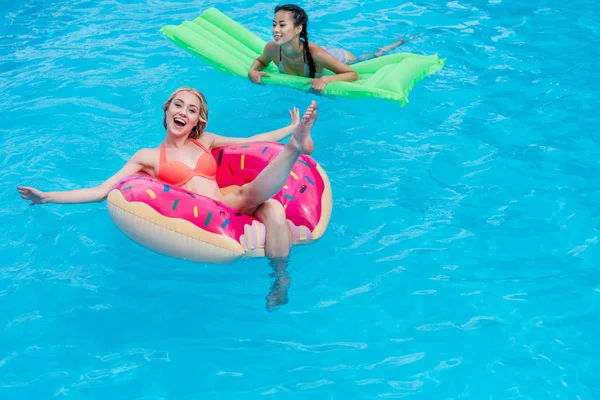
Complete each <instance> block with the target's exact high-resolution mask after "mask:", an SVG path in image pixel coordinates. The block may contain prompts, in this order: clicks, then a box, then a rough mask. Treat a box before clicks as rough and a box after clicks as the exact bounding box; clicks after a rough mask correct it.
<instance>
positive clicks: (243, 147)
mask: <svg viewBox="0 0 600 400" xmlns="http://www.w3.org/2000/svg"><path fill="white" fill-rule="evenodd" d="M249 148H250V146H248V145H244V146H242V149H249Z"/></svg>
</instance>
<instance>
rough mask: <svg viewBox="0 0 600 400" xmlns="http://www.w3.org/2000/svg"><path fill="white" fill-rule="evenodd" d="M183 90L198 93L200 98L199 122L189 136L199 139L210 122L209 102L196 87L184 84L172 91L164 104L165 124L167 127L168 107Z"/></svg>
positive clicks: (197, 95)
mask: <svg viewBox="0 0 600 400" xmlns="http://www.w3.org/2000/svg"><path fill="white" fill-rule="evenodd" d="M181 92H190V93H192V94H194V95H196V97H198V100H200V109H199V110H198V123H197V124H196V126H194V127H193V128H192V131H191V132H190V136H189V137H190V138H192V139H198V138H199V137H200V135H202V132H204V128H206V125H207V124H208V104H207V103H206V99H205V98H204V95H203V94H202V93H200V92H199V91H198V90H196V89H194V88H191V87H187V86H182V87H180V88H179V89H177V90H175V91H174V92H173V93H171V95H170V96H169V98H168V99H167V101H165V104H163V106H162V108H163V111H164V112H165V118H164V120H163V125H164V126H165V129H167V109H168V108H169V106H170V105H171V103H172V102H173V99H175V96H177V94H178V93H181Z"/></svg>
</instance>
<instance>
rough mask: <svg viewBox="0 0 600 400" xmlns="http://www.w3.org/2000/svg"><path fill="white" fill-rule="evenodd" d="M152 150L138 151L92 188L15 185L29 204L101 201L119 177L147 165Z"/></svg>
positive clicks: (133, 172)
mask: <svg viewBox="0 0 600 400" xmlns="http://www.w3.org/2000/svg"><path fill="white" fill-rule="evenodd" d="M152 155H153V152H152V150H151V149H143V150H140V151H138V152H137V153H135V154H134V155H133V157H131V159H129V161H127V163H126V164H125V165H124V166H123V168H121V170H120V171H119V172H117V173H116V174H114V175H113V176H111V177H110V178H108V179H107V180H106V181H104V182H102V183H101V184H100V185H98V186H96V187H93V188H85V189H75V190H67V191H61V192H42V191H41V190H38V189H36V188H33V187H28V186H17V190H18V191H19V194H21V198H22V199H24V200H29V201H31V203H30V204H29V205H30V206H33V205H35V204H45V203H58V204H82V203H93V202H101V201H104V199H106V196H108V193H109V192H110V191H111V190H112V188H113V187H114V186H115V184H116V183H117V182H118V181H119V179H121V178H124V177H125V176H127V175H131V174H135V173H136V172H139V171H141V170H142V169H144V168H146V167H149V166H150V165H151V164H152V162H151V157H152Z"/></svg>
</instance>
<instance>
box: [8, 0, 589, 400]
mask: <svg viewBox="0 0 600 400" xmlns="http://www.w3.org/2000/svg"><path fill="white" fill-rule="evenodd" d="M276 4H277V3H268V2H267V3H254V2H250V1H245V0H243V1H242V2H233V1H228V2H222V3H214V2H213V3H211V2H207V1H194V2H162V1H147V2H134V1H130V0H120V1H118V0H107V1H99V2H90V1H80V0H75V1H71V2H59V1H56V0H44V1H41V0H36V1H33V0H24V1H23V2H17V1H14V0H8V1H6V0H5V1H3V2H2V4H1V5H0V16H1V17H2V18H1V20H0V135H1V136H0V137H1V141H0V162H1V165H2V174H0V184H2V185H3V186H4V188H5V190H3V191H2V193H1V194H0V212H1V215H2V217H1V218H2V219H1V221H2V224H1V226H2V228H1V230H0V398H1V399H42V398H52V397H63V396H65V397H69V398H75V399H100V398H101V399H121V398H123V399H192V398H193V399H197V398H201V399H207V398H211V399H212V398H215V399H225V398H227V399H252V398H272V397H274V398H282V399H306V398H310V399H379V398H383V399H386V398H400V397H409V396H410V397H417V398H433V399H442V398H444V399H446V398H451V399H458V398H473V399H483V398H485V399H507V398H511V399H513V398H514V399H520V398H524V399H546V398H560V399H597V398H599V397H600V385H599V383H598V382H600V336H599V335H598V334H597V333H594V332H596V331H597V330H598V328H599V327H600V315H599V313H600V273H599V270H598V264H599V261H600V252H599V245H598V236H599V233H598V230H599V228H600V213H599V211H598V210H599V209H598V204H600V185H599V184H598V176H600V166H599V165H598V156H599V155H600V139H599V136H598V127H600V113H599V112H598V109H599V106H600V100H599V95H598V93H599V89H600V83H599V79H598V78H599V76H598V73H597V67H598V60H600V50H599V49H598V43H600V6H599V5H598V3H597V2H592V1H588V0H577V1H574V2H564V1H561V2H559V1H556V0H548V1H533V2H525V3H523V2H506V1H502V0H490V1H487V2H485V1H474V2H462V1H460V2H459V1H450V2H413V3H401V5H398V4H400V3H399V2H396V1H392V0H382V1H377V2H358V1H354V0H342V1H340V2H325V1H307V2H304V3H300V5H302V6H303V7H305V9H306V10H307V11H308V13H309V16H310V18H311V20H310V25H309V38H310V39H311V40H314V41H315V42H317V43H319V44H323V45H328V46H343V47H346V48H348V49H350V50H351V51H353V52H354V53H356V54H362V53H367V52H372V51H374V50H376V49H377V48H378V47H380V46H383V45H385V44H388V43H389V42H390V41H392V40H394V39H396V38H398V37H399V36H400V35H404V34H406V35H415V34H420V36H419V37H418V38H416V39H415V40H413V41H411V42H410V43H408V44H405V45H403V46H402V47H400V48H398V49H396V50H394V52H399V51H406V52H414V53H418V54H435V53H437V54H439V55H440V57H442V58H447V61H446V64H445V66H444V68H443V69H442V70H441V71H439V72H437V73H436V74H434V75H432V76H430V77H428V78H426V79H424V80H423V81H422V82H420V83H419V84H418V85H417V86H416V87H415V88H414V89H413V90H412V92H411V93H410V95H409V101H410V102H409V103H408V105H407V106H406V107H403V108H400V107H399V106H398V105H397V104H395V103H393V102H389V101H384V100H377V99H372V100H368V99H365V100H347V99H330V98H319V97H317V96H315V95H312V94H304V93H302V92H299V91H294V90H292V89H287V88H283V87H276V86H258V85H253V84H251V83H250V82H249V81H246V80H244V79H240V78H235V77H232V76H229V75H226V74H223V73H220V72H218V71H216V70H215V69H213V68H211V67H209V66H207V65H206V64H204V63H203V62H201V61H200V60H198V59H196V58H194V57H193V56H191V55H190V54H188V53H186V52H185V51H183V50H182V49H180V48H178V47H176V46H175V45H174V44H173V43H171V42H169V41H168V40H167V39H166V38H165V37H163V36H161V35H160V34H159V33H158V30H159V29H160V28H161V27H162V26H164V25H167V24H178V23H180V22H181V21H184V20H190V19H193V18H194V17H195V16H197V15H199V14H200V13H201V12H202V11H203V10H205V9H206V8H208V7H211V6H217V7H218V8H219V9H220V10H221V11H222V12H224V13H225V14H227V15H228V16H230V17H231V18H233V19H235V20H236V21H238V22H240V23H242V24H243V25H244V26H246V27H248V28H249V29H251V30H253V31H255V32H257V33H258V34H259V35H260V36H261V37H263V38H264V39H268V38H269V35H270V26H271V18H272V9H273V7H274V6H275V5H276ZM182 85H190V86H194V87H196V88H198V89H200V90H201V91H202V92H203V93H204V94H205V95H206V97H207V100H208V104H209V108H210V120H209V125H208V129H209V130H210V131H212V132H217V133H221V134H224V135H231V136H233V135H236V136H248V135H252V134H256V133H260V132H263V131H267V130H271V129H276V128H279V127H281V126H283V125H285V124H287V123H289V116H288V110H289V109H290V108H292V107H293V106H298V107H302V108H304V107H306V106H307V105H308V104H309V103H310V101H311V100H313V99H317V101H319V107H320V114H319V120H318V121H317V124H316V127H315V129H314V132H313V134H314V138H315V144H316V151H315V154H314V157H315V159H316V160H318V161H319V162H320V163H321V165H322V166H323V168H324V169H325V170H326V171H327V173H328V174H329V177H330V179H331V184H332V189H333V201H334V206H333V214H332V217H331V221H330V225H329V228H328V230H327V232H326V234H325V236H324V237H323V239H321V240H320V241H319V242H317V243H315V244H312V245H310V246H303V247H297V248H294V249H293V252H292V258H291V264H290V267H289V276H290V278H291V286H290V288H289V303H288V304H286V305H284V306H283V307H281V308H279V309H278V310H276V311H275V312H267V311H266V309H265V296H266V295H267V293H268V292H269V288H270V285H271V283H272V281H273V278H272V277H270V276H269V274H270V272H271V269H270V267H269V266H268V263H267V262H266V260H264V259H261V260H248V261H240V262H236V263H234V264H232V265H210V264H195V263H191V262H187V261H183V260H178V259H173V258H169V257H165V256H161V255H158V254H156V253H153V252H151V251H149V250H147V249H145V248H143V247H141V246H139V245H137V244H135V243H134V242H132V241H131V240H129V239H128V238H127V237H125V236H124V235H123V234H122V233H121V232H120V231H119V230H118V229H117V228H116V226H115V225H114V224H113V222H112V221H111V219H110V217H109V215H108V213H107V209H106V203H102V204H85V205H72V206H68V205H62V206H61V205H44V206H36V207H28V205H27V203H26V202H24V201H23V200H21V199H20V198H19V196H18V194H17V192H16V190H15V186H16V185H19V184H23V185H31V186H35V187H38V188H40V189H42V190H65V189H73V188H78V187H82V186H84V187H87V186H92V185H97V184H99V183H101V182H102V181H103V180H104V179H106V178H107V177H108V176H110V175H111V174H113V173H114V172H116V171H117V170H118V169H119V168H120V167H121V166H122V165H123V163H124V162H125V161H126V160H127V159H128V158H129V157H130V156H131V155H132V154H133V153H134V152H135V151H136V150H138V149H140V148H142V147H154V146H157V145H158V144H160V143H161V141H162V139H163V137H164V129H163V127H162V110H161V105H162V103H163V102H164V101H165V100H166V98H167V97H168V95H169V94H170V93H171V92H172V91H173V90H174V89H176V88H177V87H179V86H182Z"/></svg>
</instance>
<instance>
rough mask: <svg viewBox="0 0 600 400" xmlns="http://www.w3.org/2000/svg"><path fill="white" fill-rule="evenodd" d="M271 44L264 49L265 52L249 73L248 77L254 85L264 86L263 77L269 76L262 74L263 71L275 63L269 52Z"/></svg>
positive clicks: (255, 61) (253, 64)
mask: <svg viewBox="0 0 600 400" xmlns="http://www.w3.org/2000/svg"><path fill="white" fill-rule="evenodd" d="M269 47H270V43H267V44H266V45H265V47H264V48H263V52H262V54H261V55H260V56H258V58H256V60H254V62H253V63H252V65H251V66H250V71H248V77H249V78H250V80H251V81H252V82H254V83H260V84H262V81H261V78H262V77H263V76H269V74H267V73H266V72H262V70H263V69H265V68H267V66H268V65H269V63H270V62H271V61H273V59H272V58H271V54H270V51H269Z"/></svg>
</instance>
